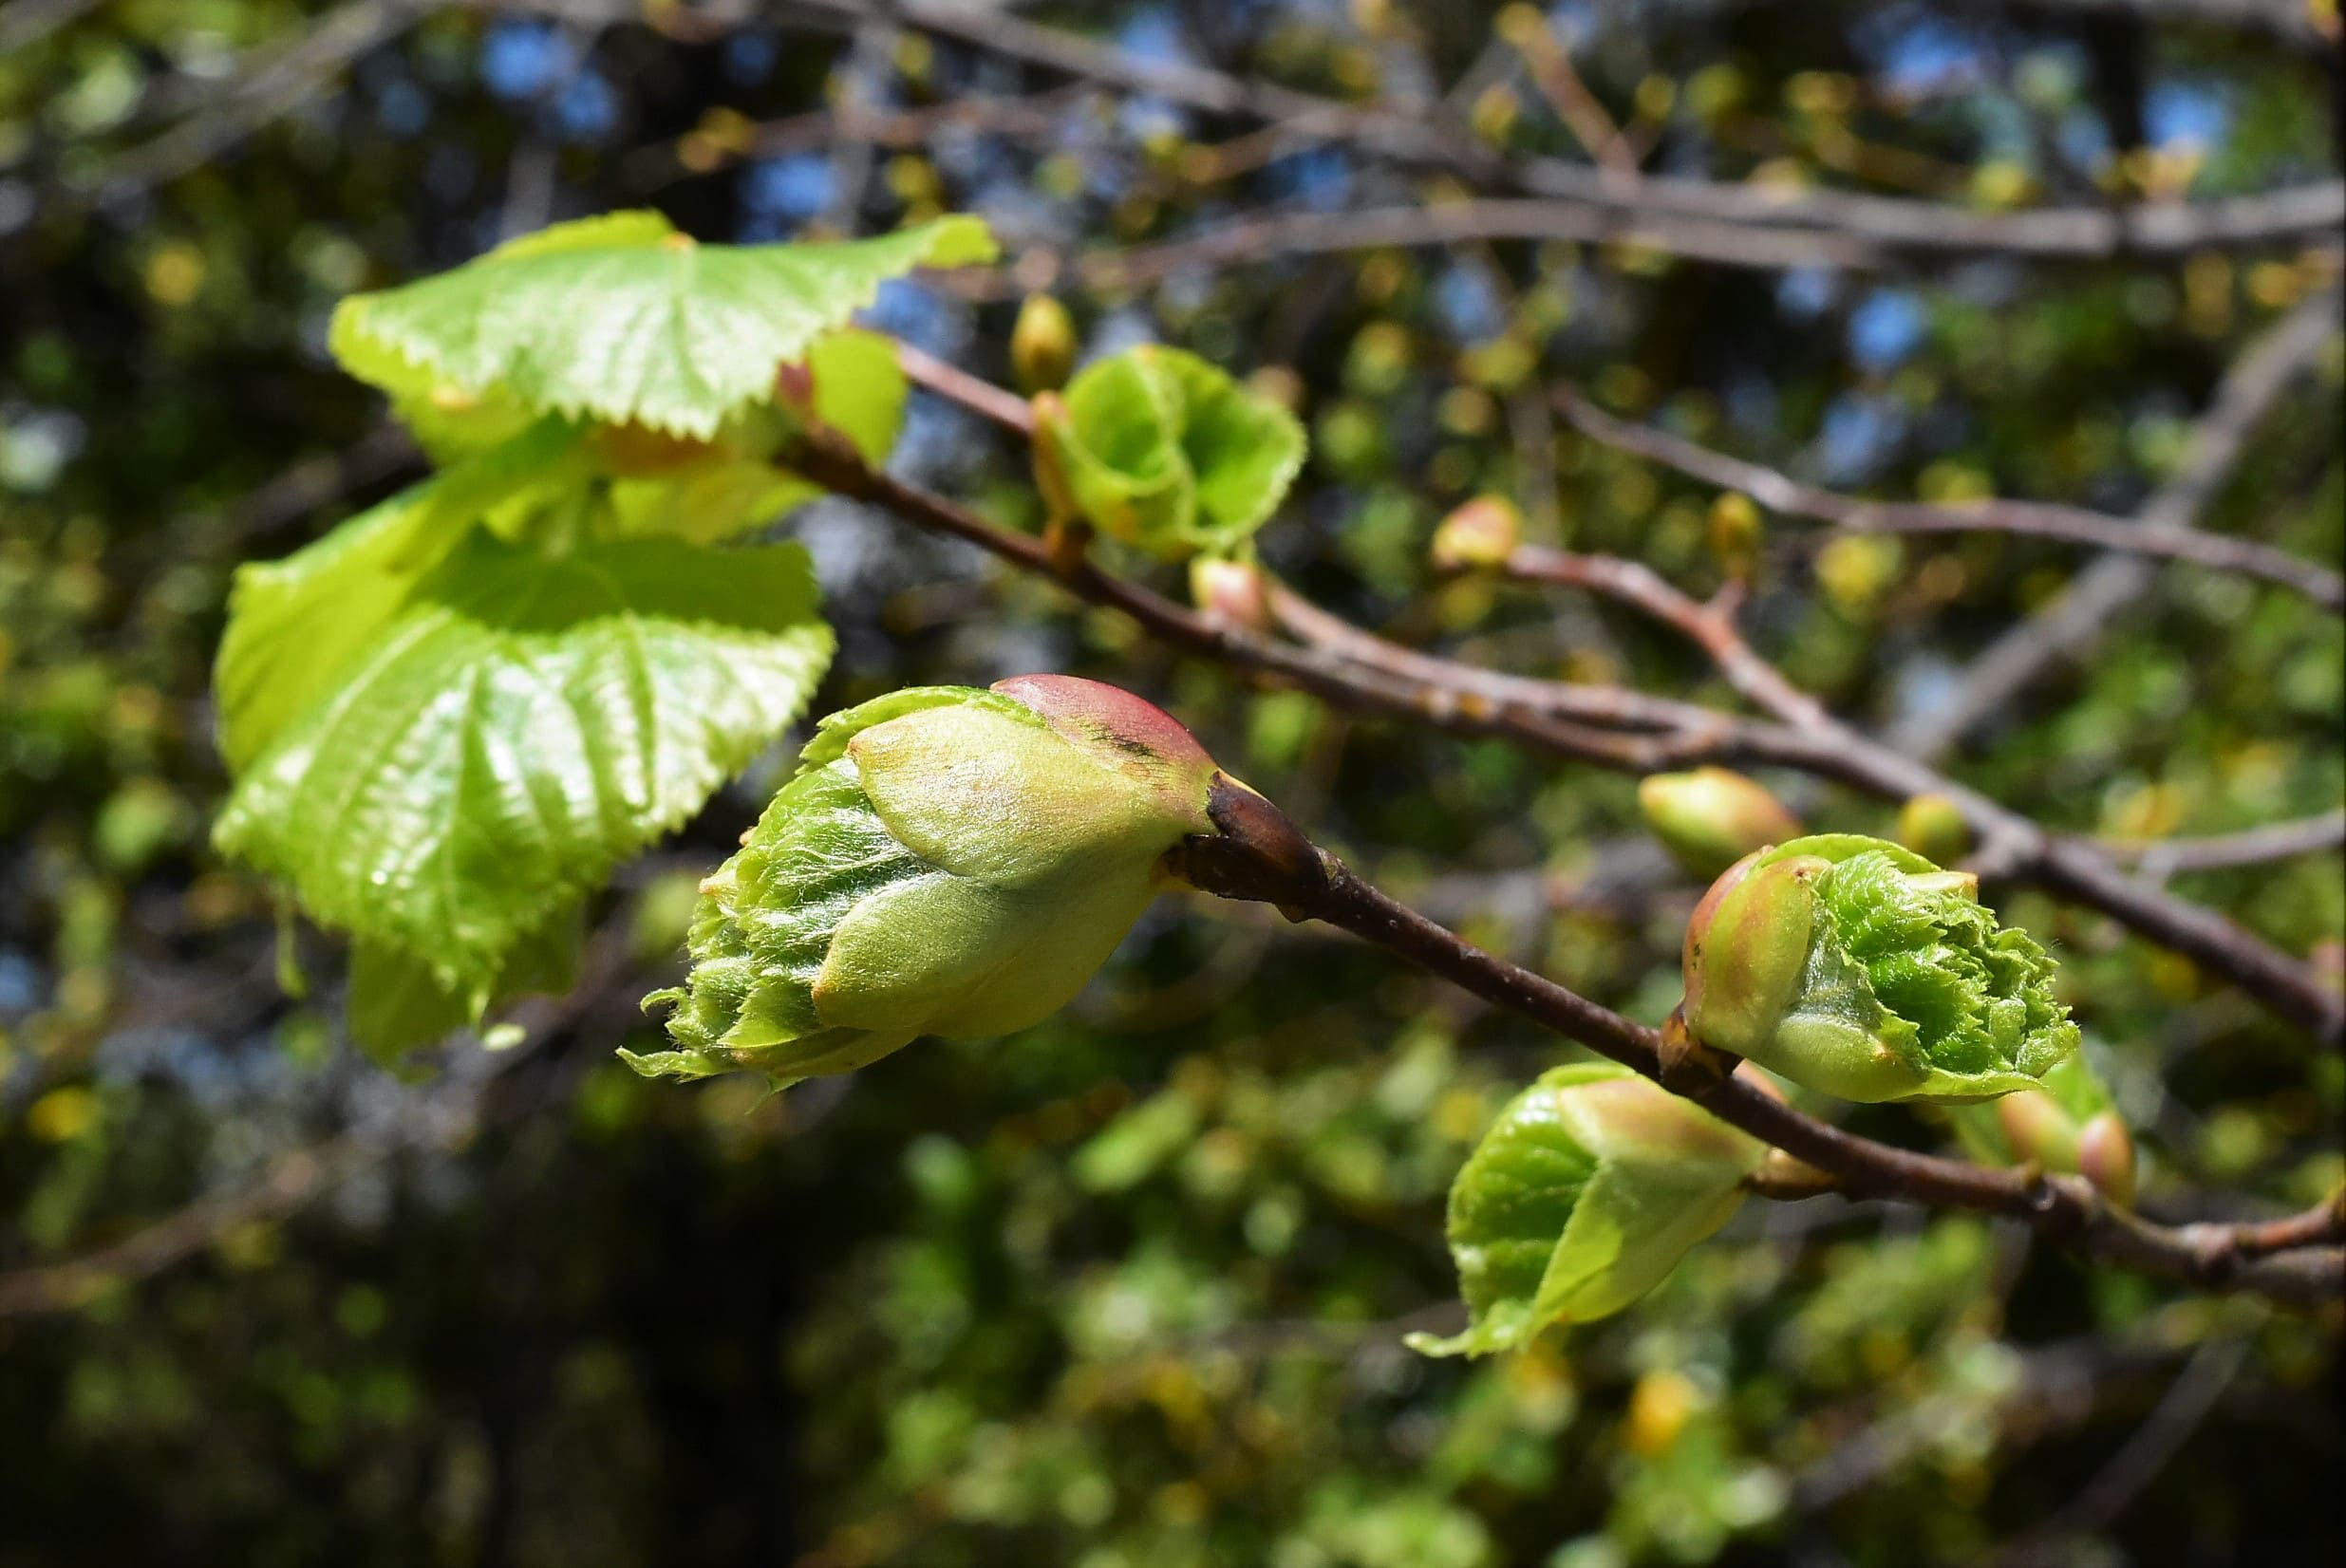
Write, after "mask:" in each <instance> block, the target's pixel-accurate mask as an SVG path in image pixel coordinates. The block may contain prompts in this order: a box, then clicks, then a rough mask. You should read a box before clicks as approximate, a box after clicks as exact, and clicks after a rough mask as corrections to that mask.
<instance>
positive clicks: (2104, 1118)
mask: <svg viewBox="0 0 2346 1568" xmlns="http://www.w3.org/2000/svg"><path fill="white" fill-rule="evenodd" d="M2077 1169H2078V1171H2079V1172H2080V1173H2081V1174H2082V1175H2083V1176H2084V1177H2085V1179H2086V1180H2087V1181H2089V1182H2092V1183H2093V1185H2095V1186H2096V1187H2098V1188H2100V1189H2101V1194H2102V1196H2103V1197H2105V1198H2107V1199H2109V1200H2110V1201H2111V1203H2113V1204H2116V1205H2117V1206H2118V1207H2120V1208H2132V1207H2133V1206H2134V1138H2133V1134H2131V1133H2130V1132H2128V1131H2127V1129H2126V1122H2125V1119H2124V1118H2123V1117H2121V1116H2120V1115H2119V1114H2118V1113H2117V1112H2116V1111H2103V1112H2101V1113H2100V1114H2099V1115H2097V1116H2095V1117H2093V1119H2092V1120H2091V1121H2089V1122H2087V1123H2086V1124H2085V1127H2084V1129H2082V1130H2081V1131H2079V1132H2078V1134H2077Z"/></svg>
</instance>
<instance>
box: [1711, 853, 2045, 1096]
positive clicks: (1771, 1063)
mask: <svg viewBox="0 0 2346 1568" xmlns="http://www.w3.org/2000/svg"><path fill="white" fill-rule="evenodd" d="M1978 892H1979V883H1978V879H1976V878H1974V877H1971V876H1968V875H1966V874H1964V873H1961V872H1957V871H1942V870H1941V869H1940V868H1938V867H1936V866H1934V865H1932V864H1931V863H1930V862H1929V861H1927V860H1924V858H1923V857H1922V856H1920V855H1918V854H1915V853H1914V852H1913V851H1912V850H1909V849H1901V848H1899V847H1898V846H1897V845H1895V844H1890V843H1886V842H1885V841H1884V840H1881V839H1876V838H1865V837H1861V836H1859V835H1856V834H1848V833H1833V834H1822V835H1818V836H1815V837H1811V838H1800V839H1794V840H1792V842H1790V843H1788V844H1782V845H1778V846H1777V847H1776V848H1774V849H1768V850H1763V851H1761V852H1759V853H1756V854H1754V855H1750V856H1747V857H1746V858H1745V859H1743V860H1741V861H1739V862H1737V863H1736V865H1735V866H1733V867H1731V868H1728V870H1727V871H1726V872H1725V873H1724V874H1723V875H1722V876H1720V878H1719V879H1718V881H1717V882H1716V883H1715V884H1713V885H1712V887H1711V890H1710V891H1709V892H1708V893H1706V894H1704V895H1703V899H1702V902H1701V903H1700V904H1699V905H1697V906H1696V909H1695V916H1694V919H1693V920H1691V921H1690V922H1688V924H1687V927H1686V949H1685V957H1684V962H1685V978H1686V1000H1685V1003H1684V1014H1685V1018H1686V1026H1687V1028H1688V1029H1689V1030H1690V1031H1691V1032H1692V1033H1693V1035H1694V1036H1695V1037H1696V1038H1698V1039H1699V1040H1700V1041H1702V1042H1703V1043H1704V1044H1706V1045H1710V1046H1713V1047H1716V1048H1717V1049H1718V1050H1721V1051H1727V1052H1732V1053H1734V1054H1735V1055H1739V1056H1745V1057H1748V1058H1749V1059H1751V1060H1752V1061H1755V1062H1757V1063H1758V1064H1759V1065H1760V1066H1762V1067H1765V1068H1767V1069H1769V1070H1770V1071H1772V1072H1774V1073H1781V1074H1783V1075H1784V1076H1785V1077H1787V1078H1790V1079H1792V1081H1793V1082H1794V1083H1798V1084H1803V1085H1806V1086H1807V1087H1808V1088H1811V1089H1814V1090H1818V1091H1821V1092H1825V1093H1828V1094H1835V1095H1839V1096H1840V1097H1841V1098H1843V1099H1846V1100H1942V1101H1964V1100H1978V1099H1986V1098H1989V1097H1992V1096H1994V1095H1998V1094H2006V1093H2010V1092H2014V1091H2016V1090H2022V1089H2035V1088H2038V1087H2041V1084H2040V1080H2042V1079H2043V1077H2044V1075H2045V1074H2046V1073H2047V1072H2049V1071H2050V1070H2051V1069H2052V1068H2054V1067H2055V1065H2057V1064H2058V1063H2060V1062H2061V1061H2063V1060H2065V1059H2066V1058H2068V1057H2069V1056H2070V1055H2073V1054H2074V1052H2075V1050H2076V1048H2077V1026H2076V1025H2075V1024H2074V1023H2072V1022H2070V1020H2069V1010H2068V1009H2067V1008H2066V1007H2064V1006H2063V1005H2062V1004H2061V1003H2060V1002H2059V1001H2057V1000H2056V999H2055V997H2054V994H2053V969H2054V965H2053V961H2052V960H2051V959H2050V958H2048V957H2047V956H2046V955H2045V952H2044V949H2043V948H2041V947H2039V946H2037V945H2036V943H2035V942H2034V941H2033V940H2031V939H2030V937H2029V935H2028V934H2027V933H2026V932H2025V931H2021V930H2018V929H2017V928H2015V927H2010V926H1999V925H1998V924H1996V917H1995V916H1994V915H1992V914H1990V913H1989V912H1988V911H1987V910H1986V909H1985V908H1983V907H1981V905H1980V902H1979V897H1978Z"/></svg>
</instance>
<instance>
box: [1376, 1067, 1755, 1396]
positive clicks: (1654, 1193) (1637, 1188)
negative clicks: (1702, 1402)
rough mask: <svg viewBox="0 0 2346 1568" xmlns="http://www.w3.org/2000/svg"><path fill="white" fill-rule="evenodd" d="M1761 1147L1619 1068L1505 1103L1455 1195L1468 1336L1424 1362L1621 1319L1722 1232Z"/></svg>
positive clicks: (1454, 1246)
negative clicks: (1558, 1328) (1614, 1316)
mask: <svg viewBox="0 0 2346 1568" xmlns="http://www.w3.org/2000/svg"><path fill="white" fill-rule="evenodd" d="M1766 1152H1767V1146H1766V1145H1764V1144H1762V1143H1760V1142H1759V1141H1758V1140H1757V1139H1755V1138H1752V1137H1749V1136H1747V1135H1746V1134H1744V1133H1742V1132H1739V1131H1737V1130H1736V1129H1734V1128H1731V1127H1729V1126H1728V1125H1727V1124H1726V1123H1724V1122H1722V1121H1719V1120H1718V1119H1717V1117H1715V1116H1713V1115H1711V1114H1710V1113H1709V1112H1708V1111H1703V1110H1702V1109H1701V1108H1699V1106H1696V1105H1694V1104H1693V1103H1692V1102H1690V1101H1687V1100H1682V1099H1680V1098H1679V1097H1678V1096H1677V1095H1674V1094H1672V1093H1670V1092H1668V1091H1666V1090H1664V1089H1662V1088H1661V1087H1660V1086H1658V1085H1656V1084H1654V1083H1651V1082H1649V1081H1648V1080H1646V1079H1645V1078H1642V1077H1640V1076H1639V1075H1638V1074H1637V1073H1632V1072H1630V1071H1629V1070H1628V1069H1627V1068H1625V1067H1616V1066H1614V1065H1612V1064H1611V1063H1609V1062H1606V1063H1594V1064H1590V1065H1586V1066H1575V1067H1559V1068H1555V1069H1552V1070H1550V1071H1549V1072H1548V1073H1543V1074H1541V1076H1540V1078H1539V1081H1538V1082H1536V1083H1534V1084H1533V1085H1532V1086H1531V1087H1530V1088H1529V1089H1527V1090H1525V1091H1524V1092H1522V1093H1520V1094H1518V1095H1516V1096H1515V1098H1514V1099H1512V1100H1511V1101H1510V1102H1509V1103H1508V1105H1507V1108H1506V1109H1505V1110H1503V1111H1500V1112H1499V1119H1498V1120H1497V1121H1496V1122H1494V1123H1493V1124H1492V1128H1491V1130H1490V1131H1488V1132H1486V1133H1484V1134H1483V1140H1482V1142H1481V1143H1480V1144H1479V1145H1477V1146H1476V1147H1475V1149H1474V1152H1473V1154H1472V1155H1470V1156H1469V1157H1468V1159H1467V1162H1466V1165H1465V1166H1464V1167H1462V1168H1461V1169H1460V1170H1459V1172H1458V1178H1457V1180H1456V1181H1455V1183H1453V1184H1452V1185H1451V1188H1450V1226H1449V1230H1450V1252H1451V1256H1452V1257H1453V1258H1454V1259H1455V1260H1456V1262H1457V1265H1458V1288H1459V1294H1460V1295H1461V1296H1463V1297H1465V1298H1466V1306H1467V1312H1468V1316H1469V1321H1468V1324H1467V1328H1466V1331H1465V1332H1464V1333H1462V1334H1459V1335H1454V1336H1452V1337H1451V1338H1448V1339H1436V1338H1434V1337H1432V1336H1431V1335H1414V1336H1413V1337H1412V1338H1411V1340H1410V1344H1411V1347H1412V1348H1413V1349H1416V1350H1418V1351H1421V1352H1423V1353H1427V1354H1429V1355H1460V1354H1465V1355H1481V1354H1485V1353H1490V1352H1492V1351H1504V1350H1516V1349H1520V1348H1521V1347H1523V1346H1525V1345H1527V1344H1529V1343H1530V1341H1531V1340H1532V1339H1533V1338H1535V1337H1536V1336H1537V1335H1539V1334H1540V1332H1541V1331H1542V1330H1544V1329H1547V1328H1548V1327H1550V1326H1552V1325H1555V1324H1561V1323H1586V1322H1588V1321H1590V1320H1592V1319H1594V1318H1599V1317H1604V1316H1607V1315H1608V1314H1611V1313H1616V1312H1619V1311H1620V1310H1621V1309H1622V1308H1623V1307H1625V1306H1627V1305H1628V1304H1629V1303H1630V1302H1632V1301H1634V1300H1636V1299H1637V1298H1638V1297H1641V1296H1642V1295H1644V1294H1645V1293H1646V1292H1647V1291H1648V1290H1651V1289H1652V1288H1653V1287H1654V1286H1655V1285H1656V1284H1658V1283H1660V1282H1661V1279H1662V1277H1663V1276H1664V1275H1666V1274H1668V1273H1669V1272H1670V1270H1671V1269H1673V1268H1674V1267H1676V1266H1677V1264H1678V1260H1680V1258H1682V1257H1684V1256H1685V1254H1686V1252H1687V1250H1688V1249H1689V1248H1691V1247H1693V1246H1694V1245H1695V1244H1696V1243H1697V1242H1698V1241H1701V1240H1702V1239H1703V1238H1705V1237H1707V1236H1709V1235H1710V1234H1711V1233H1712V1232H1713V1231H1716V1230H1717V1229H1718V1227H1719V1226H1721V1225H1723V1224H1725V1223H1727V1220H1728V1218H1729V1216H1731V1215H1733V1214H1734V1213H1735V1211H1736V1205H1737V1204H1740V1203H1741V1202H1742V1200H1743V1188H1742V1183H1743V1180H1744V1178H1745V1177H1747V1176H1749V1175H1750V1174H1751V1173H1752V1172H1753V1171H1754V1170H1755V1169H1757V1168H1758V1166H1759V1162H1760V1160H1761V1159H1762V1157H1763V1156H1764V1155H1765V1154H1766Z"/></svg>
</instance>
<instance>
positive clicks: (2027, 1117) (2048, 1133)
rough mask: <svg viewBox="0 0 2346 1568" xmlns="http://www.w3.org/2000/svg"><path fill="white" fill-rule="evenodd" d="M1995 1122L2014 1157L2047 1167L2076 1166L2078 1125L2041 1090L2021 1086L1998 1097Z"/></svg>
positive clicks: (2057, 1103) (2053, 1168)
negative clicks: (2016, 1090) (2012, 1092)
mask: <svg viewBox="0 0 2346 1568" xmlns="http://www.w3.org/2000/svg"><path fill="white" fill-rule="evenodd" d="M1996 1121H1997V1125H1998V1126H1999V1129H2001V1130H2002V1132H2003V1135H2004V1147H2005V1148H2009V1149H2010V1150H2011V1151H2012V1156H2013V1158H2014V1159H2016V1160H2033V1161H2035V1162H2036V1164H2037V1165H2038V1166H2040V1167H2043V1168H2044V1169H2046V1170H2074V1169H2076V1168H2077V1124H2076V1123H2075V1122H2074V1121H2073V1120H2072V1119H2071V1118H2070V1114H2069V1112H2068V1111H2064V1110H2062V1109H2061V1105H2060V1102H2059V1101H2057V1100H2055V1098H2054V1097H2053V1096H2052V1095H2050V1094H2048V1093H2046V1092H2044V1091H2043V1090H2041V1089H2023V1090H2021V1091H2020V1092H2018V1093H2015V1094H2007V1095H2005V1096H2004V1097H2003V1098H2002V1099H2000V1100H1998V1101H1997V1102H1996Z"/></svg>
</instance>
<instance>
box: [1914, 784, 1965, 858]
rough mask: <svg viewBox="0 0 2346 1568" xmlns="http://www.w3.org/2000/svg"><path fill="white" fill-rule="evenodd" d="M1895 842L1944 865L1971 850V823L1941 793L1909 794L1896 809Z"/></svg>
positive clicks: (1958, 808)
mask: <svg viewBox="0 0 2346 1568" xmlns="http://www.w3.org/2000/svg"><path fill="white" fill-rule="evenodd" d="M1898 842H1899V843H1901V844H1903V845H1905V847H1906V848H1907V849H1912V850H1913V851H1914V852H1915V853H1916V854H1918V855H1921V856H1922V857H1923V858H1924V860H1935V861H1937V862H1938V863H1939V864H1940V865H1942V866H1944V865H1946V864H1947V863H1948V862H1949V861H1956V860H1961V859H1962V858H1963V857H1964V856H1965V855H1967V854H1969V853H1971V824H1970V823H1968V822H1966V821H1964V820H1963V809H1962V808H1961V806H1958V805H1957V804H1956V803H1955V802H1954V801H1952V800H1949V799H1948V798H1947V797H1946V796H1945V795H1942V794H1918V795H1913V796H1910V797H1908V798H1907V800H1906V802H1905V805H1903V806H1901V807H1899V808H1898Z"/></svg>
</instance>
